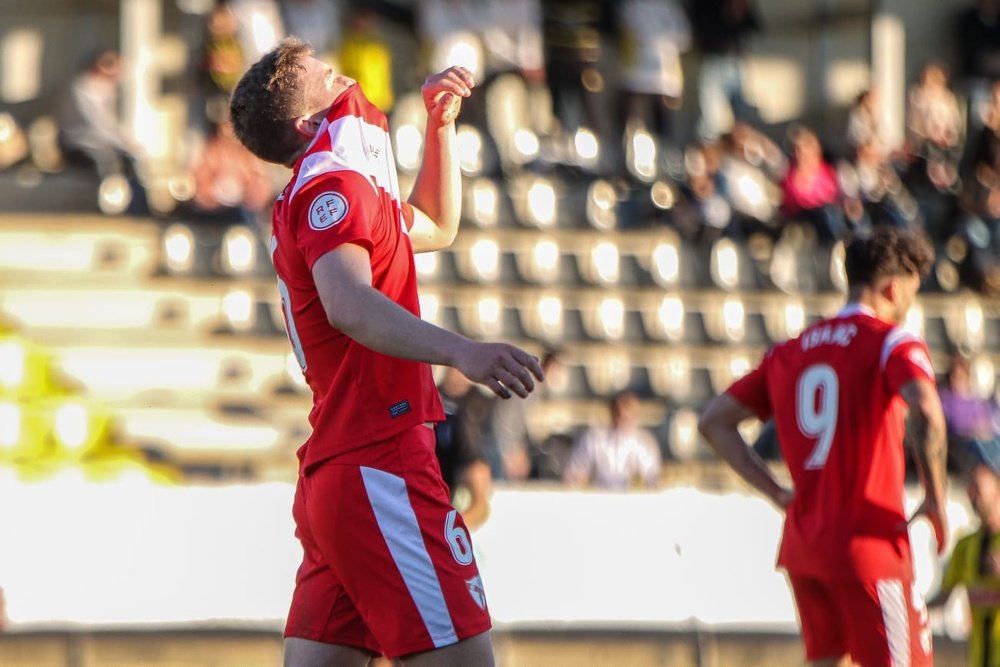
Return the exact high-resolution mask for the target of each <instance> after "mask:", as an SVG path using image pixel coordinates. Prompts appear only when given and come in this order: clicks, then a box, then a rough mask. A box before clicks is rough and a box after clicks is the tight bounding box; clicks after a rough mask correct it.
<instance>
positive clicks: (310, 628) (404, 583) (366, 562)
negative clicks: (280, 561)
mask: <svg viewBox="0 0 1000 667" xmlns="http://www.w3.org/2000/svg"><path fill="white" fill-rule="evenodd" d="M292 514H293V516H294V518H295V525H296V536H297V537H298V538H299V540H300V541H301V543H302V548H303V552H304V553H303V559H302V565H301V566H300V567H299V571H298V574H297V575H296V578H295V592H294V594H293V596H292V605H291V609H290V611H289V613H288V622H287V624H286V626H285V636H286V637H299V638H302V639H311V640H314V641H319V642H325V643H328V644H340V645H345V646H354V647H358V648H362V649H367V650H369V651H372V652H373V653H383V654H384V655H385V656H386V657H388V658H397V657H399V656H404V655H409V654H411V653H417V652H421V651H428V650H431V649H434V648H440V647H442V646H448V645H450V644H454V643H456V642H458V641H460V640H462V639H467V638H469V637H472V636H475V635H478V634H480V633H483V632H485V631H487V630H489V629H490V616H489V611H488V609H487V607H486V598H485V596H484V594H483V586H482V581H481V580H480V578H479V570H478V569H477V568H476V563H475V559H474V558H473V555H472V543H471V541H470V538H469V532H468V530H467V529H466V528H465V523H464V522H463V521H462V517H461V516H460V515H459V514H458V512H456V511H455V510H454V509H453V508H452V507H451V503H450V500H449V495H448V488H447V487H446V486H445V484H444V482H443V481H442V480H441V471H440V467H439V466H438V462H437V458H436V457H435V455H434V432H433V431H432V430H431V429H429V428H427V427H426V426H423V425H421V426H415V427H414V428H412V429H410V430H408V431H406V432H405V433H402V434H400V435H398V436H396V437H393V438H390V439H389V440H385V441H383V442H379V443H376V444H374V445H371V446H367V447H363V448H361V449H358V450H355V451H352V452H348V453H345V454H342V455H338V456H335V457H333V458H332V459H329V460H327V461H324V462H323V463H321V464H319V465H318V466H316V467H315V468H313V469H311V470H310V471H309V472H308V474H305V475H300V476H299V481H298V486H297V488H296V492H295V503H294V505H293V508H292Z"/></svg>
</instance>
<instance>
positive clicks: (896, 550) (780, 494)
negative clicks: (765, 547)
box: [699, 228, 947, 667]
mask: <svg viewBox="0 0 1000 667" xmlns="http://www.w3.org/2000/svg"><path fill="white" fill-rule="evenodd" d="M932 261H933V251H932V250H931V248H930V247H929V246H928V245H927V244H926V242H925V241H924V240H923V239H922V238H921V237H919V236H917V235H916V234H914V233H911V232H907V231H902V230H898V229H893V228H879V229H876V230H875V231H873V232H872V233H871V234H870V235H867V236H859V237H856V238H855V239H854V240H852V241H851V243H850V244H849V245H848V246H847V255H846V269H847V280H848V284H849V288H850V297H849V298H850V302H849V303H848V304H847V305H846V306H845V307H844V308H843V310H841V311H840V312H839V313H838V314H837V315H836V316H835V317H833V318H831V319H827V320H823V321H821V322H818V323H817V324H814V325H813V326H810V327H809V328H807V329H806V330H805V331H804V332H802V334H801V335H800V336H799V337H798V338H795V339H794V340H790V341H787V342H784V343H781V344H778V345H775V346H773V347H772V348H771V349H770V350H769V351H768V352H767V354H766V355H765V356H764V359H763V360H762V361H761V363H760V365H759V366H758V367H757V368H756V369H755V370H753V371H752V372H750V373H749V374H748V375H746V376H745V377H743V378H742V379H740V380H738V381H736V382H735V383H734V384H733V385H732V386H731V387H729V389H728V390H727V391H726V392H725V393H724V394H722V395H720V396H718V397H716V398H715V399H713V400H712V401H711V402H710V403H709V404H708V405H707V406H706V408H705V410H704V412H703V414H702V417H701V420H700V423H699V427H700V430H701V433H702V435H703V436H704V437H705V439H706V440H707V441H708V442H709V444H711V445H712V447H714V448H715V450H716V451H717V452H718V453H719V454H720V455H721V456H722V458H723V459H725V461H726V462H727V463H728V464H729V465H730V466H731V467H732V468H733V469H735V470H736V472H737V473H739V475H740V476H742V477H743V478H744V479H745V480H746V481H747V482H748V483H749V484H750V485H751V486H753V487H754V488H755V489H756V490H758V491H759V492H761V493H762V494H764V495H765V496H766V497H767V498H769V499H770V500H771V501H772V502H773V503H774V504H775V505H777V506H778V507H779V508H781V509H783V510H784V511H785V524H784V531H783V536H782V540H781V547H780V550H779V552H778V565H779V567H782V568H784V569H785V570H786V572H787V573H788V577H789V580H790V583H791V588H792V592H793V594H794V597H795V602H796V607H797V608H798V613H799V622H800V625H801V628H802V637H803V641H804V644H805V650H806V658H807V660H809V661H810V663H811V664H813V665H842V664H851V660H853V661H854V662H855V663H857V664H860V665H863V666H865V667H874V666H880V665H885V666H887V667H888V666H892V667H897V666H904V665H915V666H917V665H931V664H932V662H933V658H932V649H931V635H930V630H929V628H928V626H927V611H926V607H925V605H924V603H923V598H922V596H921V594H920V592H919V591H918V590H916V589H915V587H914V586H913V569H912V560H911V554H910V541H909V536H908V534H907V528H906V527H907V523H908V522H907V519H906V516H905V514H904V509H903V488H904V487H903V485H904V468H905V465H904V452H903V437H904V417H905V416H906V412H907V409H908V410H909V430H910V436H911V439H912V441H913V446H914V450H915V454H916V456H915V457H914V458H915V460H916V463H917V468H918V471H919V473H920V478H921V480H922V483H923V487H924V492H925V498H924V500H923V503H922V504H921V505H920V507H919V508H918V510H917V511H916V513H915V514H914V518H915V517H917V516H925V517H926V518H927V519H929V520H930V522H931V524H932V525H933V527H934V533H935V537H936V539H937V544H938V550H939V551H940V550H942V549H943V548H944V544H945V537H946V535H947V526H946V518H945V508H944V504H945V495H944V494H945V488H944V487H945V426H944V417H943V415H942V412H941V404H940V401H939V400H938V395H937V389H936V384H935V378H934V370H933V368H932V367H931V363H930V358H929V355H928V351H927V345H926V344H925V343H924V341H923V340H921V339H920V338H919V337H917V336H915V335H913V334H910V333H907V332H906V331H904V330H903V329H902V328H900V326H899V325H900V323H901V322H903V320H904V317H905V315H906V312H907V310H908V309H909V307H910V304H911V303H912V302H913V301H914V299H915V297H916V294H917V290H918V289H919V287H920V282H921V280H922V278H923V277H924V276H925V275H926V274H927V271H928V270H929V268H930V265H931V262H932ZM749 417H757V418H759V419H761V420H766V419H768V418H772V417H773V418H774V421H775V427H776V429H777V435H778V441H779V444H780V447H781V452H782V455H783V456H784V459H785V462H786V463H787V465H788V470H789V472H790V474H791V479H792V484H793V489H787V488H784V487H783V486H781V485H780V484H779V483H778V481H777V480H776V479H775V477H774V476H773V475H772V474H771V471H770V469H769V468H768V467H767V465H766V464H765V463H764V462H763V461H761V460H760V458H758V457H757V456H756V455H755V453H754V452H753V450H751V449H749V448H748V447H747V446H746V443H745V442H744V441H743V439H742V438H741V437H740V435H739V432H738V431H737V428H736V427H737V425H738V424H739V423H740V422H741V421H743V420H744V419H747V418H749ZM911 520H912V519H911Z"/></svg>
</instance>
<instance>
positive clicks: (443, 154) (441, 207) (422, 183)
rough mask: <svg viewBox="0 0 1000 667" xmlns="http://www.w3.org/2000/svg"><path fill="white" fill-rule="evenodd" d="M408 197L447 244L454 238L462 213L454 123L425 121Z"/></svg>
mask: <svg viewBox="0 0 1000 667" xmlns="http://www.w3.org/2000/svg"><path fill="white" fill-rule="evenodd" d="M408 201H409V203H411V204H412V205H414V206H416V207H417V208H419V209H420V210H421V211H423V212H424V213H426V214H427V216H428V217H429V218H430V219H431V220H433V221H434V224H436V225H437V227H438V229H440V230H441V233H442V238H444V239H445V240H447V241H448V244H450V242H451V241H452V240H454V238H455V234H457V233H458V223H459V220H460V218H461V213H462V174H461V171H460V170H459V161H458V151H457V147H456V135H455V124H454V123H448V124H447V125H445V126H443V127H436V128H435V127H433V126H432V123H430V122H428V125H427V132H426V134H425V137H424V155H423V161H422V162H421V164H420V171H419V172H418V173H417V180H416V182H415V183H414V185H413V191H412V192H411V193H410V197H409V199H408ZM446 245H447V244H446Z"/></svg>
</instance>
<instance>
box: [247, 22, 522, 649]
mask: <svg viewBox="0 0 1000 667" xmlns="http://www.w3.org/2000/svg"><path fill="white" fill-rule="evenodd" d="M473 86H474V82H473V80H472V77H471V75H470V74H469V72H468V71H467V70H465V69H463V68H459V67H452V68H449V69H448V70H445V71H444V72H441V73H440V74H436V75H433V76H430V77H428V78H427V80H426V81H425V83H424V85H423V86H422V88H421V92H422V94H423V99H424V103H425V106H426V108H427V114H428V118H427V132H426V135H425V139H424V154H423V162H422V165H421V168H420V171H419V173H418V175H417V180H416V183H415V185H414V187H413V192H412V194H411V195H410V196H409V198H408V200H407V201H403V199H402V198H401V197H400V194H399V184H398V181H397V176H396V169H395V163H394V158H393V152H392V146H391V144H390V140H389V133H388V125H387V123H386V117H385V115H384V114H383V113H382V112H380V111H379V110H378V109H377V108H376V107H375V106H374V105H372V104H371V103H370V102H369V101H368V100H367V99H366V98H365V96H364V94H363V93H362V91H361V90H360V88H359V87H358V86H357V85H356V83H355V82H354V81H352V80H350V79H348V78H346V77H343V76H339V75H338V74H337V73H336V72H334V71H333V69H332V68H331V67H329V66H328V65H326V64H324V63H323V62H321V61H319V60H317V59H316V58H314V57H313V55H312V51H311V49H310V48H309V46H308V45H306V44H305V43H303V42H300V41H298V40H294V39H292V40H286V41H285V42H282V43H281V44H280V45H279V46H278V47H277V48H276V49H274V50H273V51H271V52H270V53H268V54H266V55H264V56H263V57H262V58H261V59H260V61H258V62H257V63H256V64H255V65H253V66H252V67H251V68H250V69H249V71H248V72H247V73H246V74H245V75H244V76H243V78H242V80H241V81H240V83H239V84H238V86H237V88H236V90H235V92H234V94H233V97H232V100H231V104H230V112H231V116H232V120H233V127H234V130H235V131H236V135H237V136H238V137H239V139H240V140H241V141H242V142H243V143H244V145H246V147H247V148H249V149H250V150H251V151H252V152H253V153H255V154H256V155H257V156H258V157H260V158H262V159H264V160H267V161H270V162H275V163H278V164H283V165H286V166H288V167H290V168H291V169H292V176H291V180H290V181H289V183H288V185H287V186H286V187H285V189H284V191H283V192H282V193H281V195H280V196H279V197H278V201H277V203H276V205H275V207H274V213H273V220H272V222H273V237H272V239H271V256H272V259H273V262H274V267H275V269H276V272H277V276H278V288H279V291H280V293H281V300H282V305H283V308H284V312H285V324H286V327H287V330H288V336H289V339H290V341H291V343H292V347H293V349H294V352H295V355H296V357H297V358H298V361H299V364H300V366H301V367H302V371H303V373H304V374H305V378H306V380H307V382H308V384H309V386H310V388H311V389H312V392H313V408H312V411H311V412H310V415H309V418H310V423H311V425H312V427H313V432H312V435H311V436H310V437H309V439H308V440H307V441H306V442H305V444H304V445H303V446H302V447H301V448H300V449H299V451H298V456H299V460H300V468H299V480H298V484H297V488H296V495H295V502H294V506H293V509H292V514H293V516H294V518H295V522H296V535H297V536H298V537H299V539H300V541H301V543H302V547H303V551H304V555H303V561H302V565H301V567H300V568H299V571H298V574H297V576H296V586H295V592H294V594H293V597H292V604H291V609H290V611H289V615H288V620H287V624H286V627H285V637H286V641H285V664H286V665H290V666H299V665H310V666H312V665H365V664H368V662H369V661H370V659H371V658H372V656H374V655H377V654H384V655H385V656H387V657H388V658H391V659H397V658H400V659H402V660H403V662H405V663H406V664H413V665H422V664H434V665H491V664H493V652H492V643H491V639H490V633H489V630H490V618H489V611H488V609H487V606H486V597H485V594H484V592H483V587H482V581H481V580H480V577H479V573H478V570H477V568H476V564H475V559H474V558H473V552H472V545H471V542H470V538H469V534H468V531H467V529H466V527H465V524H464V522H463V520H462V517H461V516H460V515H459V514H458V513H457V512H456V511H455V510H454V509H453V508H452V506H451V504H450V501H449V495H448V489H447V487H446V486H445V484H444V482H442V480H441V473H440V469H439V467H438V464H437V460H436V459H435V456H434V432H433V430H432V428H430V427H431V426H433V422H436V421H440V420H442V419H443V418H444V414H443V411H442V409H441V402H440V397H439V395H438V392H437V389H436V387H435V385H434V381H433V378H432V376H431V368H430V365H429V364H443V365H448V366H453V367H455V368H457V369H458V370H460V371H461V372H462V373H463V374H464V375H465V376H466V377H468V378H469V379H471V380H473V381H475V382H479V383H481V384H484V385H486V386H487V387H489V388H490V389H492V390H493V391H494V392H495V393H496V394H498V395H499V396H500V397H502V398H510V397H511V395H512V394H517V395H518V396H521V397H522V398H523V397H525V396H527V395H528V394H529V393H530V392H531V391H532V389H533V388H534V379H533V377H534V378H537V379H539V380H540V379H542V370H541V368H540V366H539V364H538V359H537V358H535V357H534V356H532V355H530V354H528V353H526V352H524V351H523V350H520V349H518V348H517V347H514V346H512V345H506V344H503V343H482V342H477V341H473V340H470V339H468V338H464V337H462V336H460V335H457V334H454V333H451V332H449V331H445V330H443V329H440V328H438V327H435V326H433V325H431V324H429V323H427V322H424V321H423V320H421V319H420V317H419V304H418V300H417V281H416V275H415V271H414V264H413V254H414V253H415V252H425V251H431V250H437V249H440V248H443V247H446V246H448V245H449V244H450V243H451V242H452V240H453V239H454V237H455V234H456V232H457V228H458V221H459V213H460V208H461V176H460V173H459V169H458V160H457V156H456V149H455V141H456V137H455V123H454V121H455V117H456V116H457V113H458V109H459V105H460V103H461V99H462V98H464V97H467V96H468V95H469V94H470V93H471V89H472V87H473Z"/></svg>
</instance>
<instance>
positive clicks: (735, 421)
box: [698, 393, 794, 509]
mask: <svg viewBox="0 0 1000 667" xmlns="http://www.w3.org/2000/svg"><path fill="white" fill-rule="evenodd" d="M754 416H755V414H754V412H753V410H751V409H750V408H748V407H746V406H745V405H743V404H742V403H740V402H739V401H737V400H736V399H735V398H733V397H732V396H730V395H729V394H728V393H727V394H721V395H720V396H716V397H715V398H714V399H712V400H711V401H710V402H709V404H708V406H707V407H706V408H705V410H704V411H703V412H702V414H701V419H700V420H699V421H698V430H699V431H701V435H702V437H704V438H705V441H706V442H708V444H709V445H710V446H711V447H712V449H714V450H715V451H716V453H718V455H719V456H721V457H722V459H723V460H724V461H725V462H726V463H728V464H729V467H731V468H732V469H733V470H735V471H736V473H737V474H738V475H739V476H740V477H742V478H743V479H744V480H746V482H747V483H748V484H749V485H750V486H752V487H753V488H754V489H756V490H757V491H759V492H760V493H761V494H763V495H764V496H766V497H767V498H768V499H769V500H770V501H771V502H773V503H774V504H775V505H777V506H778V507H780V508H782V509H785V508H786V507H788V505H789V503H791V502H792V497H793V495H794V494H793V492H792V491H791V490H790V489H786V488H785V487H783V486H781V485H780V484H778V481H777V480H776V479H775V478H774V475H773V474H771V469H770V468H768V467H767V464H766V463H764V461H763V460H762V459H761V458H760V457H759V456H758V455H757V452H755V451H753V449H751V448H750V447H748V446H747V443H746V441H745V440H743V436H742V435H740V432H739V429H738V428H737V427H738V426H739V424H740V422H742V421H743V420H744V419H749V418H750V417H754Z"/></svg>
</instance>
